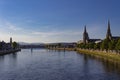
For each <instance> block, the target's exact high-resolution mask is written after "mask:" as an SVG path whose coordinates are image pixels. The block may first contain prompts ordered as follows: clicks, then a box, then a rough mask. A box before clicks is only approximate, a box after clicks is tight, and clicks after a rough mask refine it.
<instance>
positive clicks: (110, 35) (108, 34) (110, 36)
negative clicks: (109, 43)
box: [106, 21, 112, 40]
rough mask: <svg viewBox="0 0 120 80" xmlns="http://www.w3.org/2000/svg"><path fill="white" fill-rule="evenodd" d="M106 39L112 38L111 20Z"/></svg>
mask: <svg viewBox="0 0 120 80" xmlns="http://www.w3.org/2000/svg"><path fill="white" fill-rule="evenodd" d="M106 39H109V40H111V39H112V34H111V29H110V21H108V29H107V34H106Z"/></svg>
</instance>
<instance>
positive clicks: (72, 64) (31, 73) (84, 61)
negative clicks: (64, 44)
mask: <svg viewBox="0 0 120 80" xmlns="http://www.w3.org/2000/svg"><path fill="white" fill-rule="evenodd" d="M31 54H32V55H31ZM119 72H120V67H119V65H118V63H116V62H109V61H108V60H106V59H101V58H96V57H94V56H91V55H85V54H80V53H79V54H76V52H75V51H64V50H63V51H62V50H47V49H33V50H31V49H25V50H22V51H21V52H19V53H14V54H8V55H4V56H0V80H120V73H119ZM3 75H4V76H3Z"/></svg>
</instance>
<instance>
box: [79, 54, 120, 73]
mask: <svg viewBox="0 0 120 80" xmlns="http://www.w3.org/2000/svg"><path fill="white" fill-rule="evenodd" d="M78 54H80V53H78ZM80 55H83V56H84V64H85V67H86V68H85V69H88V66H89V65H87V64H88V58H89V59H92V60H96V61H98V62H100V63H101V64H102V66H103V69H104V70H105V72H106V73H117V74H119V75H120V63H119V62H116V61H109V60H108V59H105V58H101V57H95V56H93V55H87V54H80Z"/></svg>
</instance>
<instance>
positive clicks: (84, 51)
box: [50, 48, 120, 62]
mask: <svg viewBox="0 0 120 80" xmlns="http://www.w3.org/2000/svg"><path fill="white" fill-rule="evenodd" d="M50 49H51V48H50ZM52 49H53V50H68V51H76V52H78V53H80V54H87V55H91V56H94V57H99V58H104V59H107V60H108V61H115V62H120V54H115V53H111V52H103V51H97V50H87V49H79V48H52Z"/></svg>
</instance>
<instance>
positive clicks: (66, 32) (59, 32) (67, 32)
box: [32, 31, 82, 36]
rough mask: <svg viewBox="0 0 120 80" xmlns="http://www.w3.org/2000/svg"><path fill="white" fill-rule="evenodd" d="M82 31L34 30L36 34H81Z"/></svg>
mask: <svg viewBox="0 0 120 80" xmlns="http://www.w3.org/2000/svg"><path fill="white" fill-rule="evenodd" d="M81 33H82V32H81V31H62V32H61V31H53V32H32V34H34V35H45V36H55V35H80V34H81Z"/></svg>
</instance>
